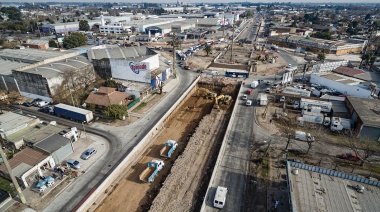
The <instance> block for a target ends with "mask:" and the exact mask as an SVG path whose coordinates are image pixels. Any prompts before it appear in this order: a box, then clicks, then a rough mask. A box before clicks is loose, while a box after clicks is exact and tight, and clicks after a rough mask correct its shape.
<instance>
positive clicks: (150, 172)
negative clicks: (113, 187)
mask: <svg viewBox="0 0 380 212" xmlns="http://www.w3.org/2000/svg"><path fill="white" fill-rule="evenodd" d="M164 165H165V164H164V161H162V160H159V159H153V160H152V161H151V162H148V167H147V168H146V169H145V170H144V171H143V172H142V173H141V174H140V175H139V178H140V180H141V181H143V182H146V183H151V182H153V181H154V177H155V176H156V175H157V173H158V172H159V171H161V169H162V168H163V167H164Z"/></svg>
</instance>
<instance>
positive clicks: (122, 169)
mask: <svg viewBox="0 0 380 212" xmlns="http://www.w3.org/2000/svg"><path fill="white" fill-rule="evenodd" d="M199 79H200V78H199V77H198V78H196V79H195V80H194V82H193V83H192V84H191V85H190V87H189V88H188V89H187V90H186V91H185V92H184V93H183V95H182V96H181V97H180V98H178V100H177V101H176V102H175V103H174V104H173V106H172V107H171V108H170V109H169V110H168V111H167V112H166V113H165V115H164V116H162V118H161V119H160V120H159V121H158V122H157V123H156V125H155V126H154V127H153V128H152V129H151V130H150V131H149V133H147V135H146V136H145V137H144V138H143V139H142V140H141V141H140V142H139V143H138V144H137V145H136V146H135V147H134V148H133V149H132V151H131V152H130V153H129V154H128V156H127V157H125V158H124V159H123V161H122V162H120V164H119V165H118V166H117V167H116V168H115V169H114V171H113V172H112V173H111V174H110V175H109V176H108V177H107V179H106V180H104V181H103V183H102V184H100V185H99V186H98V187H97V188H96V189H93V190H91V191H90V193H91V194H90V195H89V196H86V197H85V201H84V202H83V203H82V205H80V206H79V207H77V208H75V209H73V210H74V211H75V210H76V211H87V210H89V208H90V207H91V206H92V205H93V203H95V202H96V203H99V202H102V201H103V200H104V199H105V198H106V197H107V196H108V195H105V193H106V191H107V192H110V191H109V189H110V188H112V187H113V186H114V184H115V183H116V182H118V181H119V180H120V176H123V175H124V174H125V173H126V172H128V171H129V170H130V169H131V167H132V166H133V165H135V164H136V163H137V162H138V161H139V160H140V159H141V157H142V156H143V153H144V152H145V151H146V150H147V148H148V147H149V146H151V145H153V142H154V139H152V138H153V137H154V136H155V135H156V134H157V133H158V132H159V131H160V130H161V129H162V128H163V127H164V125H163V124H164V122H165V121H166V120H167V119H168V117H169V116H170V115H171V114H172V113H173V112H174V111H176V110H177V109H178V108H179V106H180V104H181V102H183V100H185V99H186V98H188V97H189V96H191V94H193V93H194V92H195V88H196V85H197V83H198V81H199Z"/></svg>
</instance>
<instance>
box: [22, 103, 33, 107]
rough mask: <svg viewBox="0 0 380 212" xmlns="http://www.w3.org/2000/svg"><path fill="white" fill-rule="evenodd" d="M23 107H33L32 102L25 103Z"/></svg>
mask: <svg viewBox="0 0 380 212" xmlns="http://www.w3.org/2000/svg"><path fill="white" fill-rule="evenodd" d="M22 105H24V106H25V107H31V106H32V103H30V102H24V103H22Z"/></svg>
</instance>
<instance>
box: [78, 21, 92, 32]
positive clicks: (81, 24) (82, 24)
mask: <svg viewBox="0 0 380 212" xmlns="http://www.w3.org/2000/svg"><path fill="white" fill-rule="evenodd" d="M79 30H81V31H90V25H89V24H88V21H87V20H80V21H79Z"/></svg>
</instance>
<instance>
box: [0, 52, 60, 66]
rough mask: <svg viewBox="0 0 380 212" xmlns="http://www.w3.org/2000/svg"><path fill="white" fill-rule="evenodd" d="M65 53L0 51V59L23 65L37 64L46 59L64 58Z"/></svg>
mask: <svg viewBox="0 0 380 212" xmlns="http://www.w3.org/2000/svg"><path fill="white" fill-rule="evenodd" d="M65 54H66V53H63V52H57V51H47V50H39V49H30V48H25V49H4V50H2V51H0V58H2V59H8V60H14V61H17V62H18V61H22V62H25V63H37V62H41V61H45V60H47V59H52V58H55V57H60V56H64V55H65Z"/></svg>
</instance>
